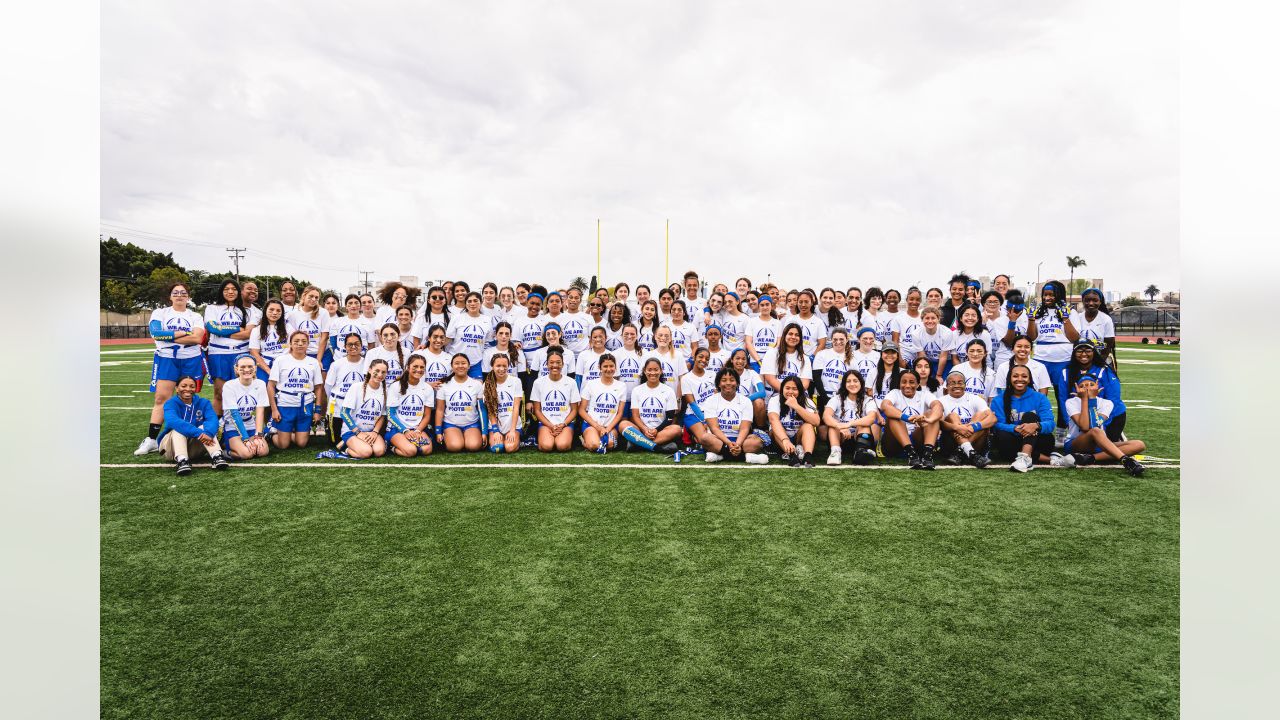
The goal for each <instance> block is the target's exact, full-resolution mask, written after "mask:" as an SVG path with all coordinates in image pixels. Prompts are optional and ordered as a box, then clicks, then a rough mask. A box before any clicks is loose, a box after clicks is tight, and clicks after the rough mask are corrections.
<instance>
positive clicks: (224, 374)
mask: <svg viewBox="0 0 1280 720" xmlns="http://www.w3.org/2000/svg"><path fill="white" fill-rule="evenodd" d="M238 357H240V354H239V353H221V354H218V355H215V354H213V353H210V354H209V356H208V366H209V377H211V378H213V379H214V380H235V379H236V358H238Z"/></svg>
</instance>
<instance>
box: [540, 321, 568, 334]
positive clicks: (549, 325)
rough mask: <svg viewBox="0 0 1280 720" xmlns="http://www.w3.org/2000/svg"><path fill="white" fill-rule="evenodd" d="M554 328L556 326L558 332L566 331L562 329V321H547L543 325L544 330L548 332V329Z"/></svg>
mask: <svg viewBox="0 0 1280 720" xmlns="http://www.w3.org/2000/svg"><path fill="white" fill-rule="evenodd" d="M552 328H555V330H556V332H559V333H563V332H564V330H561V329H560V323H554V322H549V323H547V324H546V325H543V326H542V332H546V331H548V330H550V329H552Z"/></svg>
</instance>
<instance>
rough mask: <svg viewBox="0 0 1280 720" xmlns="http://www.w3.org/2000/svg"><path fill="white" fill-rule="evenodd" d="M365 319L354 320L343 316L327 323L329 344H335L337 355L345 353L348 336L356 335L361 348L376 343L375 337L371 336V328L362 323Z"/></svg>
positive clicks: (368, 324)
mask: <svg viewBox="0 0 1280 720" xmlns="http://www.w3.org/2000/svg"><path fill="white" fill-rule="evenodd" d="M365 319H366V318H364V317H363V316H362V317H358V318H356V319H355V320H352V319H351V318H349V317H347V316H345V315H343V316H342V317H339V318H337V319H336V320H333V321H332V322H330V323H329V338H330V344H331V345H332V344H333V342H334V341H336V342H337V348H338V352H339V353H345V352H346V343H347V336H348V335H356V336H358V337H359V338H360V344H361V346H363V347H366V348H367V347H369V345H370V344H372V343H374V342H377V336H376V335H374V334H373V326H372V324H370V323H367V322H364V321H365Z"/></svg>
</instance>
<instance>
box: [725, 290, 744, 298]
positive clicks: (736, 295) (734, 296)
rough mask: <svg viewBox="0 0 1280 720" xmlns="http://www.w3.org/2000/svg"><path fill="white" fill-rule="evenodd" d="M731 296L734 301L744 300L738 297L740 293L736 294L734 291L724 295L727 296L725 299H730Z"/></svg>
mask: <svg viewBox="0 0 1280 720" xmlns="http://www.w3.org/2000/svg"><path fill="white" fill-rule="evenodd" d="M730 295H732V296H733V299H734V300H741V299H742V298H740V297H738V293H736V292H734V291H732V290H730V291H729V292H727V293H725V294H724V296H725V297H729V296H730Z"/></svg>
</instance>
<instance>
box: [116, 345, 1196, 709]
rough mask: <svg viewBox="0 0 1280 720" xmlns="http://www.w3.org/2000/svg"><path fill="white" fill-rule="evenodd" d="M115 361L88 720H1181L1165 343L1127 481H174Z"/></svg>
mask: <svg viewBox="0 0 1280 720" xmlns="http://www.w3.org/2000/svg"><path fill="white" fill-rule="evenodd" d="M136 347H140V348H144V349H145V347H146V346H145V345H142V346H136ZM131 349H134V348H131V347H130V346H118V345H117V346H106V347H103V348H102V350H103V354H102V356H101V358H102V367H101V378H102V383H103V384H102V389H101V395H102V398H101V405H102V411H101V429H102V448H101V457H102V462H103V464H104V466H103V469H102V473H101V483H102V484H101V488H102V489H101V498H102V507H101V512H102V516H101V518H102V528H101V537H102V610H101V612H102V640H101V642H102V653H101V660H102V706H103V710H102V712H103V716H104V717H113V718H114V717H130V718H133V717H155V718H187V717H191V718H206V717H246V718H248V717H264V718H265V717H271V718H322V717H403V718H417V717H491V716H497V717H547V718H563V717H600V716H607V717H667V716H677V717H689V718H695V717H696V718H702V717H780V716H784V717H885V718H890V717H894V718H896V717H904V716H912V717H939V718H941V717H948V718H949V717H974V718H1015V717H1016V718H1052V717H1084V718H1095V717H1162V716H1175V715H1176V714H1177V711H1178V477H1179V470H1178V468H1177V459H1178V457H1179V451H1178V406H1179V392H1178V385H1177V383H1178V375H1179V367H1180V366H1179V364H1178V361H1179V357H1180V356H1179V354H1178V353H1177V350H1176V348H1153V347H1143V346H1140V345H1134V346H1131V347H1130V348H1125V349H1124V350H1122V352H1121V355H1120V361H1121V377H1122V380H1123V382H1124V386H1125V397H1126V403H1127V404H1128V405H1129V408H1130V420H1129V426H1128V434H1129V435H1130V436H1131V437H1140V438H1142V439H1144V440H1146V441H1147V442H1148V445H1149V450H1148V453H1149V455H1150V457H1151V458H1158V459H1149V460H1148V461H1147V464H1148V467H1149V470H1148V472H1147V474H1146V476H1145V477H1144V478H1142V479H1133V478H1130V477H1128V476H1127V475H1125V474H1124V473H1123V471H1122V470H1120V469H1119V468H1116V467H1108V468H1088V469H1079V470H1057V469H1052V468H1046V467H1039V466H1038V467H1037V468H1036V469H1035V470H1034V471H1033V472H1031V473H1028V474H1025V475H1022V474H1018V473H1011V472H1009V471H1008V470H1007V468H1006V467H1004V466H997V465H993V466H992V467H991V468H989V469H988V470H986V471H977V470H974V469H946V468H944V467H941V466H940V468H939V471H938V472H933V473H925V472H912V471H909V470H905V469H887V468H878V469H860V468H853V467H849V466H845V467H842V468H839V469H827V468H823V467H818V468H814V469H812V470H806V471H801V470H792V469H789V468H784V467H767V468H757V467H751V468H744V467H741V466H740V467H738V468H733V469H728V468H724V467H722V466H715V465H711V466H709V465H706V464H705V463H703V462H701V460H700V459H699V458H694V459H690V460H686V461H685V462H684V463H682V464H680V465H675V464H673V463H671V461H670V460H664V459H659V458H656V457H650V456H640V455H634V454H628V455H620V454H616V455H609V456H606V457H599V456H596V455H591V454H587V453H583V452H576V453H573V454H571V455H562V456H554V457H546V456H539V455H537V454H536V453H530V452H528V451H522V452H521V453H520V454H519V455H517V456H515V457H510V456H506V457H502V458H500V459H498V460H497V462H500V463H505V464H508V465H509V464H511V463H521V464H534V463H538V464H547V463H559V464H564V463H570V464H574V465H579V466H581V467H559V466H546V467H530V468H519V469H513V468H494V467H453V466H454V465H460V464H472V465H475V464H478V463H493V462H495V458H494V456H491V455H489V454H487V453H485V454H480V455H476V456H471V457H458V456H449V457H444V456H440V457H434V458H429V459H426V460H419V461H403V460H399V459H390V458H388V459H382V460H376V461H367V462H363V463H359V462H354V461H341V460H334V461H327V462H326V461H315V460H314V455H315V452H317V451H318V450H320V449H323V448H322V447H319V446H317V447H313V448H310V449H309V450H303V451H289V452H285V453H279V454H273V455H272V456H271V457H268V458H267V459H265V460H264V461H259V462H257V463H255V464H253V465H237V466H234V467H233V468H232V470H231V471H230V472H228V473H225V474H214V473H213V472H212V471H210V470H208V469H207V468H198V469H197V470H196V472H195V474H194V475H192V476H191V477H189V478H187V479H185V480H182V481H178V480H177V478H175V477H174V475H173V473H172V470H171V468H170V467H169V465H168V464H166V463H164V462H163V461H161V459H160V458H159V457H158V456H157V455H151V456H148V457H146V458H134V457H133V455H132V450H133V449H134V447H136V446H137V443H138V441H139V440H140V439H141V437H142V436H143V434H144V433H145V430H146V422H147V413H146V408H148V407H149V406H150V395H149V394H147V393H146V390H147V381H148V379H149V377H150V375H149V373H150V356H149V355H148V354H147V353H146V352H129V350H131ZM1157 349H1158V350H1167V351H1169V352H1150V351H1151V350H1157ZM121 351H124V352H121ZM207 393H208V390H206V394H207ZM820 459H825V452H820ZM281 463H286V464H288V466H280V464H281ZM619 463H626V464H629V465H630V464H637V465H645V467H639V468H630V467H628V468H618V467H610V466H616V465H617V464H619ZM134 464H142V465H144V466H145V467H123V466H129V465H134ZM273 465H274V466H275V467H273ZM299 465H302V466H299ZM441 465H448V466H450V467H440V466H441ZM1161 465H1163V466H1164V467H1160V466H1161ZM113 466H122V467H113ZM393 466H394V467H393Z"/></svg>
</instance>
